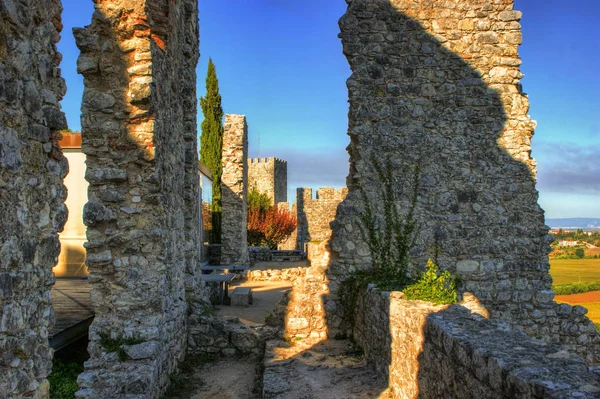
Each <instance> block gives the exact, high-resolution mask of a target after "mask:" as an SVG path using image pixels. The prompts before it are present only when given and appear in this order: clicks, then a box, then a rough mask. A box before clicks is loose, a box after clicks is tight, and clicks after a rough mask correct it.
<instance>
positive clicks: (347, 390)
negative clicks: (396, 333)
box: [263, 340, 389, 399]
mask: <svg viewBox="0 0 600 399" xmlns="http://www.w3.org/2000/svg"><path fill="white" fill-rule="evenodd" d="M263 382H264V385H263V395H264V396H263V397H264V398H269V399H275V398H276V399H334V398H335V399H354V398H364V399H367V398H369V399H371V398H387V397H389V393H388V391H387V384H386V382H385V381H383V380H382V379H381V378H378V376H377V375H376V374H375V372H374V371H373V369H372V368H371V367H369V366H368V365H367V363H366V361H365V360H364V359H363V357H362V355H361V354H360V352H357V351H356V349H355V348H354V347H353V346H352V345H351V344H350V342H349V341H347V340H328V341H324V342H321V343H319V344H317V345H315V346H312V347H311V346H310V345H304V344H303V343H302V342H299V343H297V344H295V345H293V346H290V345H288V344H286V343H285V342H283V341H269V342H268V343H267V353H266V354H265V373H264V377H263Z"/></svg>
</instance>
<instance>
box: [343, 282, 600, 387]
mask: <svg viewBox="0 0 600 399" xmlns="http://www.w3.org/2000/svg"><path fill="white" fill-rule="evenodd" d="M354 339H355V340H356V342H357V343H359V345H361V346H362V347H363V348H364V350H365V355H366V356H367V359H368V360H369V361H370V362H371V363H372V364H373V365H374V366H375V368H376V370H377V371H378V372H380V373H382V374H384V375H385V376H387V377H388V379H389V381H388V383H389V387H390V388H391V389H390V392H391V393H392V396H393V397H394V398H416V397H419V398H440V397H444V398H502V397H505V398H509V397H511V398H512V397H518V398H558V397H561V398H562V397H580V398H597V397H598V396H599V395H600V376H599V375H598V374H595V373H593V372H592V368H589V369H588V367H587V366H586V365H585V363H584V361H583V359H581V358H580V357H578V356H575V355H573V354H571V353H569V352H567V351H565V350H564V349H563V348H562V347H560V346H557V345H552V344H544V343H542V342H541V341H538V340H535V339H533V338H530V337H528V336H527V335H525V334H524V333H523V332H521V331H520V330H516V329H514V328H513V327H511V326H510V325H509V324H508V323H505V322H500V321H492V320H489V319H486V318H484V317H482V316H480V315H477V314H474V313H471V311H469V310H468V309H467V308H465V307H464V306H458V305H452V306H444V305H438V306H434V305H432V304H431V303H427V302H422V301H408V300H404V299H402V294H401V293H397V292H394V293H388V292H381V291H379V290H377V289H376V288H374V287H370V288H369V290H368V292H366V293H365V295H361V296H360V297H359V303H358V306H357V311H356V323H355V328H354Z"/></svg>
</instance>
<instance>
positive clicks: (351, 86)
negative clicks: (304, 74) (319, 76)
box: [0, 0, 600, 398]
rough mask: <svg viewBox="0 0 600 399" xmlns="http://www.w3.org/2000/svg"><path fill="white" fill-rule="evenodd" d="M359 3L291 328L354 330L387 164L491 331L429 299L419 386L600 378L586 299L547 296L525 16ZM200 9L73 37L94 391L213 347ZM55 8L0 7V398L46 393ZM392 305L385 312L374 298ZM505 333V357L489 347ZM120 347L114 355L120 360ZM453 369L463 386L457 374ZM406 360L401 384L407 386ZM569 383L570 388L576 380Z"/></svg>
mask: <svg viewBox="0 0 600 399" xmlns="http://www.w3.org/2000/svg"><path fill="white" fill-rule="evenodd" d="M347 3H348V11H347V13H346V14H345V15H344V16H343V17H342V19H341V20H340V29H341V34H340V37H341V38H342V44H343V51H344V54H345V55H346V57H347V58H348V61H349V63H350V67H351V69H352V76H351V77H350V79H349V80H348V90H349V100H350V112H349V127H348V134H349V136H350V138H351V143H350V146H349V153H350V175H349V177H348V195H347V197H346V199H345V200H344V201H343V202H342V203H341V204H340V205H339V206H338V207H337V211H336V212H337V213H336V217H335V220H334V222H333V223H332V227H333V233H332V237H331V240H330V241H329V242H327V241H324V242H322V243H321V244H320V246H319V256H318V257H316V258H315V259H314V261H313V264H312V265H311V268H310V270H308V271H307V272H306V276H305V277H303V278H301V279H297V280H296V281H295V282H294V288H295V290H296V291H295V294H294V295H293V298H292V302H293V303H292V305H294V304H295V305H297V306H295V307H294V309H293V310H292V311H291V312H290V313H289V314H288V316H289V317H288V320H287V324H288V328H289V329H295V330H296V331H300V332H301V333H302V334H304V335H305V336H306V337H315V338H318V339H324V338H326V337H327V336H333V335H334V334H335V333H336V332H342V331H346V330H347V329H348V326H347V325H345V324H344V322H343V320H344V319H343V316H344V308H343V304H342V303H341V302H340V299H339V297H338V296H337V287H338V286H339V283H340V282H341V281H342V280H343V279H344V278H347V277H348V276H349V275H351V273H352V272H353V271H354V270H356V269H357V268H367V267H369V265H370V257H369V251H368V248H367V247H366V244H365V242H364V239H363V238H361V236H360V233H359V231H360V228H359V223H360V222H359V220H358V219H359V214H360V211H361V209H363V207H364V202H363V201H364V198H363V197H362V196H361V191H362V192H363V193H364V194H365V195H366V197H367V198H368V199H369V200H371V201H372V203H373V204H375V205H377V204H378V203H380V202H381V201H380V196H381V181H380V178H379V176H378V174H377V172H376V170H375V164H376V163H377V162H380V163H385V162H389V163H390V164H391V166H392V168H393V172H394V173H393V188H394V194H395V195H396V198H397V205H398V208H399V209H400V210H406V209H410V206H411V201H412V199H411V198H413V196H412V195H411V193H412V192H413V191H415V190H416V191H417V194H418V195H417V202H416V218H417V221H418V222H419V224H420V226H421V229H420V234H419V236H418V239H417V246H416V247H415V248H414V249H413V251H412V252H411V255H413V257H414V259H415V260H416V262H417V263H418V265H420V266H422V265H423V264H424V262H425V261H426V260H427V259H428V258H430V257H432V256H436V258H437V261H438V263H439V265H440V267H441V268H443V269H445V270H449V271H451V272H452V273H453V274H455V275H459V276H460V277H461V279H462V281H463V286H462V289H461V290H462V292H461V293H462V294H464V295H465V296H468V293H472V294H473V296H474V297H475V298H477V299H478V301H479V302H480V303H481V305H482V306H483V307H484V308H485V309H486V310H487V311H488V312H489V316H490V319H491V320H487V319H472V317H471V315H470V314H467V313H468V312H466V311H463V310H461V311H460V312H458V313H457V312H454V311H452V310H447V309H437V308H436V309H434V310H432V311H431V312H433V313H431V312H430V313H428V315H429V316H427V317H425V318H424V319H426V321H425V323H426V326H425V328H422V327H423V326H422V325H414V326H412V327H414V328H412V329H408V330H407V331H409V332H410V334H415V336H414V337H413V336H412V335H409V338H413V339H414V341H415V342H417V341H419V340H420V341H421V342H425V344H426V345H428V346H426V347H425V350H424V351H423V352H422V358H421V360H422V361H423V368H422V370H421V371H419V372H422V373H424V374H421V375H420V377H421V381H423V379H427V380H428V381H430V386H429V387H428V388H430V390H429V391H427V390H425V389H423V390H422V391H421V392H422V394H423V395H425V397H436V395H439V394H440V393H443V394H444V395H446V394H448V397H467V396H469V394H470V395H471V396H472V397H473V396H474V397H485V396H477V395H476V394H475V393H474V392H476V389H478V388H477V387H479V386H480V385H478V384H479V382H480V381H483V380H485V382H486V384H487V385H485V387H486V389H487V390H486V391H481V392H483V393H485V394H486V395H488V396H487V397H493V395H496V394H497V393H498V392H503V393H504V394H509V393H510V392H518V393H519V395H520V393H521V392H525V393H527V394H528V395H529V396H525V394H523V397H539V396H540V395H537V394H536V395H537V396H535V395H534V393H538V392H542V393H543V395H542V397H556V396H557V395H559V394H561V393H565V392H566V391H569V390H573V389H575V387H583V388H581V389H585V387H586V385H585V384H587V386H589V387H591V388H589V389H592V388H593V389H596V388H595V387H596V386H600V384H598V378H597V376H594V375H593V374H592V373H591V372H589V371H588V369H587V368H586V367H585V365H584V364H583V361H582V360H581V359H578V358H572V357H570V356H571V355H570V354H573V353H575V354H579V355H581V356H582V358H583V359H585V361H586V362H587V363H588V364H599V363H600V350H599V346H600V338H599V335H598V334H597V333H596V332H595V329H594V326H593V324H592V323H591V322H590V321H589V320H588V319H587V318H586V317H585V309H584V308H581V307H571V306H569V305H565V304H562V305H558V304H557V303H555V302H554V301H553V298H554V293H553V291H552V290H551V277H550V275H549V273H548V269H549V264H548V252H549V250H550V249H549V242H550V237H549V236H548V235H547V228H546V226H544V219H543V211H542V210H541V209H540V207H539V205H538V204H537V196H538V195H537V191H536V189H535V162H534V160H533V159H532V158H531V157H530V150H531V147H530V140H531V136H532V133H533V128H534V123H533V122H532V121H531V120H530V119H529V117H528V116H527V110H528V101H527V97H526V96H525V95H524V94H523V93H522V90H521V86H520V79H521V77H522V74H521V73H520V71H519V65H520V63H521V61H520V59H519V57H518V51H517V49H518V46H519V44H520V43H521V40H522V37H521V31H520V24H519V22H518V21H519V19H520V17H521V14H520V13H519V12H518V11H514V10H513V1H512V0H498V1H494V2H490V1H488V0H452V1H441V0H431V1H429V0H420V1H413V0H347ZM197 10H198V4H197V1H196V0H182V1H178V2H174V1H165V0H139V1H128V0H111V1H102V2H95V12H94V15H93V17H92V23H91V24H90V25H89V26H87V27H85V28H83V29H76V30H75V32H74V34H75V37H76V42H77V46H78V47H79V49H80V50H81V55H80V57H79V59H78V62H77V66H78V71H79V73H81V74H82V75H83V76H84V82H85V92H84V95H83V101H82V118H81V119H82V140H83V142H82V150H83V152H84V153H85V154H86V156H87V162H88V169H87V172H86V180H87V181H88V183H89V185H90V186H89V196H88V198H89V200H88V203H87V204H86V205H85V209H84V221H85V223H86V225H87V228H88V229H87V240H88V241H87V243H86V244H85V247H86V251H87V265H88V267H89V276H90V277H89V278H90V282H91V284H92V286H93V289H92V293H91V298H92V303H93V306H94V309H95V314H96V316H95V320H94V322H93V324H92V326H91V328H90V331H89V338H90V344H89V347H88V351H89V353H90V356H91V357H90V360H89V361H87V362H86V363H85V372H84V373H83V374H81V375H80V376H79V379H78V384H79V387H80V391H79V392H78V393H77V396H78V397H80V398H132V397H138V398H158V397H160V396H161V395H162V394H163V393H164V392H165V390H166V388H167V386H168V384H169V377H170V375H171V374H172V373H173V372H174V371H175V370H176V368H177V365H178V364H179V362H180V361H181V360H182V359H183V357H184V356H185V354H186V351H187V350H188V346H190V347H191V346H195V347H194V350H198V351H199V352H201V349H202V348H198V347H201V346H202V345H216V344H215V339H213V338H212V337H208V334H209V329H205V328H200V327H199V326H198V323H200V322H201V321H198V320H196V319H199V315H198V314H199V313H198V307H197V304H198V303H199V302H202V301H203V299H202V297H203V295H204V294H203V292H202V290H203V288H202V284H201V283H200V269H199V264H198V259H197V246H198V244H199V243H198V216H199V215H198V167H197V161H198V159H197V158H198V151H197V148H196V146H197V139H196V135H197V133H196V104H197V98H196V92H195V86H196V85H195V67H196V63H197V60H198V56H199V44H198V40H199V39H198V35H199V32H198V18H197ZM61 11H62V6H61V3H60V1H59V0H46V1H41V0H31V1H29V2H28V3H27V4H25V3H23V2H21V1H16V0H1V1H0V22H1V24H0V105H1V107H0V215H1V218H2V221H3V225H2V227H3V228H2V229H0V230H1V231H0V353H2V359H0V392H1V393H2V394H3V395H6V397H15V398H21V397H35V398H46V397H47V394H48V382H47V379H46V378H47V376H48V375H49V373H50V368H51V360H52V351H51V350H50V349H49V347H48V339H47V337H48V329H49V328H50V326H51V324H52V318H53V316H52V305H51V299H50V288H51V286H52V284H53V278H54V277H53V275H52V273H51V269H52V266H53V265H54V264H55V263H56V259H57V256H58V252H59V244H58V236H57V233H58V232H59V231H61V230H62V228H63V225H64V223H65V219H66V217H67V215H66V208H65V205H64V201H65V198H66V190H65V188H64V185H63V183H62V179H63V178H64V176H65V175H66V173H67V171H68V165H67V162H66V159H65V157H64V156H63V154H62V152H61V150H60V148H59V146H58V139H59V137H60V134H59V133H58V131H59V130H61V129H64V128H66V123H65V117H64V114H63V113H62V112H61V111H60V105H59V101H60V100H61V98H62V96H63V95H64V93H65V89H66V88H65V82H64V80H63V79H62V78H61V73H60V69H59V68H58V66H59V64H60V60H61V56H60V54H59V53H58V52H57V50H56V43H57V42H58V40H59V38H60V36H59V33H60V30H61V29H62V24H61V16H60V15H61ZM267 163H268V162H267ZM417 171H418V176H419V179H418V181H419V185H418V187H414V184H413V182H414V181H415V180H414V179H413V177H414V175H415V174H416V173H417ZM275 191H278V190H275ZM284 192H285V190H284ZM277 198H278V197H277V193H276V192H274V193H273V201H274V202H275V203H276V202H278V201H277ZM283 198H285V197H283ZM376 211H377V212H376V214H377V215H381V214H382V211H381V209H380V208H377V209H376ZM373 292H375V291H374V290H371V293H373ZM370 295H371V294H369V296H365V298H364V300H365V301H372V302H365V308H366V309H367V310H365V313H368V312H371V311H372V312H379V313H377V314H371V315H370V316H373V317H372V320H375V321H374V322H373V324H372V325H373V326H375V325H376V324H375V323H381V325H382V326H383V327H384V328H381V331H385V332H390V331H391V329H390V328H389V326H390V325H391V324H390V323H391V322H389V321H388V320H386V319H385V317H389V318H392V316H397V315H398V314H397V313H395V314H394V313H393V312H396V311H398V312H399V310H398V306H405V305H402V304H399V303H398V301H396V299H397V298H391V299H390V295H389V293H388V294H387V295H385V294H383V293H382V294H381V295H380V296H378V297H377V298H372V297H371V296H370ZM373 295H375V294H373ZM378 298H384V302H383V303H384V306H372V305H369V303H380V302H377V301H379V300H380V299H378ZM386 301H387V302H386ZM404 302H406V301H404ZM410 306H412V305H410ZM413 310H414V309H413ZM385 312H387V313H386V314H383V313H385ZM436 312H437V313H436ZM409 314H411V313H409ZM366 316H369V315H365V317H366ZM407 319H408V320H409V322H412V320H413V319H412V318H411V317H407ZM467 319H468V320H469V321H468V322H467V321H465V320H467ZM365 320H371V319H368V318H365ZM403 320H405V319H404V318H397V317H396V321H395V322H394V323H402V322H403ZM415 320H416V319H415ZM473 320H475V321H473ZM369 323H370V322H369ZM217 324H218V323H217ZM381 325H379V324H377V326H379V327H381ZM490 326H492V327H493V328H488V327H490ZM386 327H387V328H386ZM459 327H460V329H459ZM219 328H220V327H219ZM372 330H373V331H376V329H375V328H373V329H372ZM458 330H460V331H462V332H458V333H457V332H456V331H458ZM513 330H514V331H516V332H515V333H514V334H513V333H512V332H511V331H513ZM521 330H522V331H524V332H526V333H527V334H528V335H530V336H534V337H538V338H541V339H543V340H545V341H546V343H547V344H548V345H542V344H541V343H539V342H537V341H533V340H532V339H530V338H528V337H527V336H525V335H524V334H521ZM219 331H221V332H222V331H223V330H222V329H221V330H219ZM356 333H364V332H360V331H356ZM419 334H421V335H419ZM205 338H207V339H205ZM396 338H397V336H396ZM417 338H418V339H417ZM365 340H367V341H368V340H372V341H377V342H378V343H379V344H382V343H383V344H384V350H386V351H389V352H392V346H391V345H395V344H394V343H393V342H392V343H390V344H389V345H388V341H386V340H384V339H382V337H380V336H377V335H375V336H372V337H370V338H369V337H366V338H365V336H364V335H363V341H364V342H365V343H364V347H366V348H369V345H370V344H369V343H368V342H366V341H365ZM507 340H515V341H517V342H519V343H523V345H522V346H520V347H519V348H513V347H512V342H509V343H508V344H507V342H508V341H507ZM219 342H221V341H219ZM249 342H250V343H251V345H253V346H254V347H256V348H257V349H256V350H260V348H259V344H258V343H256V341H249ZM411 342H412V340H411ZM497 343H499V345H500V344H502V345H503V346H499V347H498V348H500V349H501V351H498V350H497V351H495V352H493V351H494V350H495V349H494V348H496V347H493V345H496V344H497ZM550 343H552V344H557V346H554V345H550ZM115 344H119V351H111V350H110V347H111V346H112V345H115ZM226 344H227V343H225V345H226ZM425 344H424V345H425ZM486 345H489V346H486ZM393 347H394V348H396V346H393ZM536 348H537V350H536ZM217 350H220V349H217ZM486 351H487V352H486ZM491 352H493V353H491ZM490 353H491V354H490ZM497 353H501V355H502V356H504V357H503V358H501V359H500V360H498V356H500V355H498V354H497ZM523 353H525V354H526V355H523ZM569 353H570V354H569ZM393 354H397V352H393ZM483 354H485V356H484V355H483ZM416 356H420V355H416ZM553 356H554V357H553ZM404 357H406V356H404ZM432 359H433V360H432ZM436 359H441V361H439V362H438V361H437V360H436ZM482 359H483V360H482ZM502 359H504V360H502ZM511 359H518V361H519V363H517V360H515V361H512V360H511ZM553 359H556V360H553ZM482 361H483V362H484V363H481V362H482ZM458 363H461V364H458ZM516 364H518V365H519V367H520V368H518V369H516V368H513V369H511V367H516V366H514V365H516ZM532 364H533V365H535V366H536V367H533V366H532ZM427 365H428V366H429V368H428V367H425V366H427ZM440 367H441V368H440ZM459 369H460V370H463V371H464V375H463V374H460V375H459V374H458V373H457V374H453V371H452V370H459ZM402 370H404V369H402V368H398V369H397V370H396V371H397V372H398V373H400V377H402V376H403V375H408V372H407V371H402ZM444 370H449V371H448V372H446V373H445V372H444ZM515 370H516V371H515ZM565 370H571V371H572V372H571V373H564V371H565ZM402 373H404V374H402ZM440 374H443V375H441V377H442V378H440ZM412 375H413V376H414V373H413V374H412ZM569 378H571V379H570V380H569ZM565 379H566V380H565ZM576 379H580V380H581V381H583V382H581V381H579V382H577V381H575V380H576ZM456 381H459V382H460V381H464V383H457V382H456ZM532 381H533V382H532ZM540 381H541V382H540ZM552 381H555V382H556V384H554V383H553V382H552ZM564 381H567V382H572V383H573V385H568V384H567V385H568V388H565V385H564V384H565V383H564ZM574 381H575V382H577V383H575V382H574ZM546 382H548V383H546ZM481 386H483V385H481ZM488 386H489V387H488ZM468 388H473V391H468V392H467V391H465V390H466V389H468ZM488 388H489V389H488ZM513 389H514V390H513ZM578 389H579V388H578ZM451 392H452V393H453V394H450V393H451ZM569 392H570V391H569ZM577 392H580V391H577ZM586 392H592V393H589V394H587V393H586V395H587V396H582V395H579V397H594V396H593V395H595V394H597V392H598V391H595V393H594V391H586ZM413 393H414V392H413ZM413 396H414V395H413Z"/></svg>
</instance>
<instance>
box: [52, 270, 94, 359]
mask: <svg viewBox="0 0 600 399" xmlns="http://www.w3.org/2000/svg"><path fill="white" fill-rule="evenodd" d="M91 289H92V286H91V285H90V283H89V282H88V280H87V279H86V280H83V279H78V278H69V279H58V278H57V279H56V283H55V284H54V287H53V288H52V291H51V293H52V307H53V308H54V315H55V322H54V327H53V328H52V329H51V330H50V334H49V341H50V347H51V348H54V349H55V350H58V349H60V348H62V347H64V346H66V345H68V344H69V343H71V342H73V341H75V340H77V339H79V338H81V337H83V336H86V335H87V331H88V328H89V326H90V324H91V323H92V320H93V318H94V308H93V307H92V301H91V299H90V290H91Z"/></svg>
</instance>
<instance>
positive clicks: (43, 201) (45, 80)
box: [0, 0, 68, 398]
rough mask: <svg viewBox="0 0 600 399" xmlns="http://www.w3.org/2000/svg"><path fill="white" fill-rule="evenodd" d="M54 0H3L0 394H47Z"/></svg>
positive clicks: (55, 124) (53, 220)
mask: <svg viewBox="0 0 600 399" xmlns="http://www.w3.org/2000/svg"><path fill="white" fill-rule="evenodd" d="M61 11H62V6H61V2H60V0H48V1H40V0H35V1H28V2H21V1H13V0H2V1H0V217H1V218H2V228H1V229H0V354H1V355H0V392H1V393H0V396H2V397H25V396H29V397H36V398H41V397H45V395H46V394H47V390H48V382H47V380H46V377H47V376H48V375H49V374H50V371H51V367H52V352H51V350H50V349H49V347H48V331H49V330H50V328H51V327H52V325H53V323H54V320H53V313H52V304H51V297H50V288H51V286H52V284H53V279H54V277H53V275H52V267H53V266H54V265H55V263H56V259H57V257H58V254H59V251H60V246H59V243H58V236H57V232H59V231H61V230H62V228H63V225H64V223H65V220H66V218H67V211H66V208H65V205H64V201H65V198H66V196H67V192H66V190H65V187H64V186H63V183H62V179H63V178H64V177H65V175H66V174H67V172H68V165H67V161H66V158H65V157H64V156H63V154H62V152H61V150H60V148H59V147H58V143H57V141H58V139H59V138H60V134H59V133H58V132H57V131H58V130H61V129H65V128H66V127H67V124H66V119H65V116H64V114H63V113H62V112H61V110H60V105H59V101H60V100H61V99H62V97H63V95H64V94H65V91H66V86H65V82H64V80H63V79H62V78H61V72H60V69H59V68H58V66H59V64H60V61H61V55H60V54H59V53H58V51H57V50H56V43H57V42H58V40H59V38H60V36H59V34H60V31H61V29H62V23H61V15H60V13H61Z"/></svg>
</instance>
